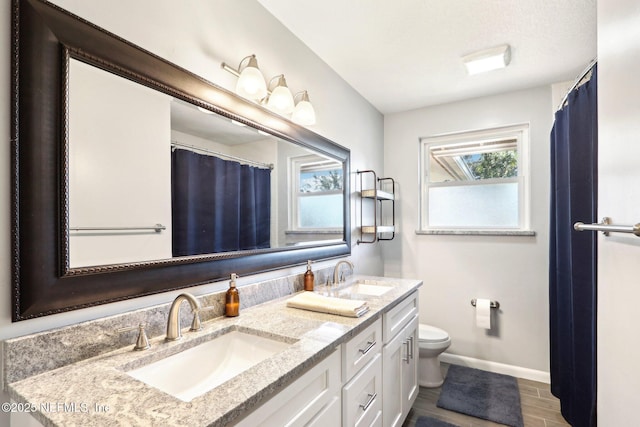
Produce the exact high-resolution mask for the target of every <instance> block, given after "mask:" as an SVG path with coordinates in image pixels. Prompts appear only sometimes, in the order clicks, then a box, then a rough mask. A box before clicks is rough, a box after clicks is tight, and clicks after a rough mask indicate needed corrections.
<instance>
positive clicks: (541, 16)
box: [258, 0, 596, 114]
mask: <svg viewBox="0 0 640 427" xmlns="http://www.w3.org/2000/svg"><path fill="white" fill-rule="evenodd" d="M258 1H259V2H260V3H261V4H262V5H263V6H264V7H265V8H266V9H267V10H269V12H271V13H272V14H273V15H274V16H275V17H276V18H277V19H279V20H280V21H281V22H282V23H283V24H284V25H285V26H286V27H287V28H289V30H290V31H292V32H293V33H294V34H295V35H296V36H297V37H298V38H299V39H300V40H302V41H303V42H304V43H305V44H306V45H307V46H309V48H310V49H311V50H313V51H314V52H315V53H316V54H317V55H318V56H319V57H320V58H322V60H324V61H325V62H326V63H327V64H329V66H330V67H332V68H333V69H334V70H335V71H336V72H337V73H338V74H339V75H340V76H341V77H342V78H343V79H345V80H346V81H347V82H348V83H349V84H350V85H351V86H353V87H354V88H355V89H356V90H357V91H358V92H359V93H360V94H361V95H362V96H363V97H365V98H366V99H367V100H369V102H371V103H372V104H373V105H374V106H375V107H376V108H377V109H378V110H379V111H380V112H382V113H385V114H386V113H392V112H398V111H406V110H410V109H414V108H419V107H424V106H429V105H435V104H442V103H446V102H451V101H456V100H460V99H467V98H474V97H478V96H484V95H489V94H495V93H501V92H509V91H513V90H518V89H524V88H530V87H535V86H539V85H544V84H551V83H555V82H559V81H565V80H572V79H574V78H575V77H576V76H577V74H579V73H580V71H582V69H584V67H585V66H586V65H587V64H588V63H589V61H591V60H592V59H593V58H595V56H596V2H595V0H561V1H556V0H553V1H552V0H258ZM505 43H507V44H509V45H511V57H512V58H511V64H510V65H509V67H508V68H506V69H504V70H499V71H494V72H490V73H485V74H480V75H475V76H468V75H467V74H466V72H465V69H464V66H463V64H462V61H461V57H462V56H464V55H466V54H469V53H472V52H474V51H478V50H483V49H487V48H491V47H494V46H498V45H501V44H505Z"/></svg>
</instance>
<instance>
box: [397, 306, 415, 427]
mask: <svg viewBox="0 0 640 427" xmlns="http://www.w3.org/2000/svg"><path fill="white" fill-rule="evenodd" d="M400 335H401V336H403V337H404V338H405V340H406V342H407V344H406V347H407V350H408V352H409V354H408V357H407V358H406V360H405V361H403V362H404V364H403V365H402V419H403V420H404V419H405V418H406V417H407V415H408V414H409V410H411V407H412V406H413V402H414V401H415V400H416V397H418V391H419V388H418V357H419V353H418V351H419V349H418V318H417V317H416V318H415V319H414V320H412V321H411V323H409V324H408V325H407V327H406V328H405V329H404V330H403V331H402V332H401V333H400Z"/></svg>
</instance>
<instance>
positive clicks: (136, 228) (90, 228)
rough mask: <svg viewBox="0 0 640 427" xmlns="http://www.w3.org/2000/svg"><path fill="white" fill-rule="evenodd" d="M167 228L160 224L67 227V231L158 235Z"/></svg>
mask: <svg viewBox="0 0 640 427" xmlns="http://www.w3.org/2000/svg"><path fill="white" fill-rule="evenodd" d="M166 229H167V227H166V226H164V225H162V224H156V225H152V226H149V227H146V226H143V227H69V231H133V230H154V231H155V232H156V233H160V232H161V231H162V230H166Z"/></svg>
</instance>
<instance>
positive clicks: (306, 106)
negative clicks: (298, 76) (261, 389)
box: [291, 90, 316, 125]
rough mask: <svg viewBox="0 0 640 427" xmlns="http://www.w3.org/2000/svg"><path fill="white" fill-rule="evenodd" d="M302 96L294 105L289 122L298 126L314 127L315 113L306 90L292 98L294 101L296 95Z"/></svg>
mask: <svg viewBox="0 0 640 427" xmlns="http://www.w3.org/2000/svg"><path fill="white" fill-rule="evenodd" d="M300 94H302V98H301V99H300V101H298V103H297V104H296V106H295V108H294V109H293V113H292V114H291V120H293V121H294V122H295V123H298V124H300V125H314V124H315V123H316V112H315V110H314V109H313V105H311V102H309V94H308V93H307V91H306V90H303V91H302V92H298V93H296V94H295V96H294V97H293V99H294V101H295V99H296V97H297V96H298V95H300Z"/></svg>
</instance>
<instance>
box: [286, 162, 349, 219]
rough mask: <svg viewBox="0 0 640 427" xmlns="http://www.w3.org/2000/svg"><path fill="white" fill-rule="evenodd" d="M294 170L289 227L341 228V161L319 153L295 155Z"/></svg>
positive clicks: (292, 171) (292, 165)
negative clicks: (318, 154)
mask: <svg viewBox="0 0 640 427" xmlns="http://www.w3.org/2000/svg"><path fill="white" fill-rule="evenodd" d="M290 170H291V182H292V185H291V187H290V188H292V189H293V191H292V192H291V209H290V210H291V215H290V216H289V229H291V230H298V231H305V230H307V231H318V230H331V231H335V230H341V229H342V226H343V200H344V199H343V179H344V176H343V170H342V164H341V163H339V162H337V161H335V160H332V159H327V158H324V157H321V156H317V155H311V156H301V157H294V158H292V159H291V163H290Z"/></svg>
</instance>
